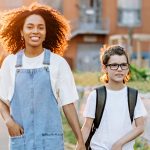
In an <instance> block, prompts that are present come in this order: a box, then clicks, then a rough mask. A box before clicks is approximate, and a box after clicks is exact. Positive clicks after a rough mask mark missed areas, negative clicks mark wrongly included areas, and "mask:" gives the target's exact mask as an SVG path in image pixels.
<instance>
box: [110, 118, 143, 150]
mask: <svg viewBox="0 0 150 150" xmlns="http://www.w3.org/2000/svg"><path fill="white" fill-rule="evenodd" d="M135 125H136V127H135V128H134V129H133V130H132V131H131V132H129V133H127V134H126V135H125V136H123V137H122V138H121V139H119V140H118V141H117V142H116V143H115V144H114V145H113V146H112V150H122V147H123V145H125V144H126V143H128V142H130V141H132V140H134V139H135V138H137V137H138V136H139V135H140V134H142V133H143V132H144V117H139V118H137V119H135Z"/></svg>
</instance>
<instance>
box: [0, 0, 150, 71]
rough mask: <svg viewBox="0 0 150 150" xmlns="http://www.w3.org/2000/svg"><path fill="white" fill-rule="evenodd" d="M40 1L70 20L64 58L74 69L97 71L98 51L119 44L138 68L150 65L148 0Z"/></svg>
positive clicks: (18, 3) (11, 5) (18, 1)
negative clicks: (69, 31)
mask: <svg viewBox="0 0 150 150" xmlns="http://www.w3.org/2000/svg"><path fill="white" fill-rule="evenodd" d="M33 1H36V0H33ZM33 1H31V0H22V1H21V0H15V3H10V0H5V1H4V2H3V3H2V2H1V4H0V8H15V7H18V6H21V5H24V4H25V5H28V4H30V3H31V2H33ZM37 1H38V2H41V3H45V4H47V5H51V6H53V7H54V8H56V9H58V10H59V11H60V12H61V13H63V14H64V16H65V17H66V18H67V19H68V20H69V21H70V25H71V28H72V34H71V37H70V41H69V47H68V49H67V51H66V53H65V56H64V57H65V58H66V60H67V61H68V62H69V64H70V66H71V68H72V69H73V70H79V71H98V70H99V68H100V63H99V53H100V51H99V49H100V47H102V45H103V44H120V45H122V46H124V47H125V48H126V49H127V51H128V53H129V54H130V56H131V58H132V60H138V61H135V63H136V62H137V65H139V66H141V65H146V66H149V64H150V63H149V62H150V28H149V27H150V20H149V18H150V14H149V13H148V12H149V9H150V2H149V1H147V0H133V1H131V0H111V1H110V0H71V1H70V0H37ZM11 2H12V1H11ZM143 60H144V61H143ZM143 62H144V63H143Z"/></svg>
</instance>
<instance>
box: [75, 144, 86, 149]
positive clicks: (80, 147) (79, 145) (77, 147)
mask: <svg viewBox="0 0 150 150" xmlns="http://www.w3.org/2000/svg"><path fill="white" fill-rule="evenodd" d="M76 150H86V148H85V145H84V143H83V144H77V145H76Z"/></svg>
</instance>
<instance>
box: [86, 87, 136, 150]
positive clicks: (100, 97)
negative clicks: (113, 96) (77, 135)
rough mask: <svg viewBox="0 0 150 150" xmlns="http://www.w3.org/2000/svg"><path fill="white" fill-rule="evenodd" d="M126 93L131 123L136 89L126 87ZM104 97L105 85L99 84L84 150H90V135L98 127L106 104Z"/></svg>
mask: <svg viewBox="0 0 150 150" xmlns="http://www.w3.org/2000/svg"><path fill="white" fill-rule="evenodd" d="M127 95H128V108H129V114H130V119H131V123H132V122H133V117H134V109H135V106H136V102H137V95H138V91H137V90H136V89H133V88H130V87H127ZM106 97H107V92H106V87H105V86H101V87H98V88H96V110H95V119H94V120H93V124H92V127H91V131H90V134H89V137H88V139H87V141H86V143H85V146H86V150H91V148H90V141H91V139H92V136H93V135H94V133H95V131H96V129H97V128H98V127H99V125H100V122H101V119H102V116H103V112H104V108H105V104H106Z"/></svg>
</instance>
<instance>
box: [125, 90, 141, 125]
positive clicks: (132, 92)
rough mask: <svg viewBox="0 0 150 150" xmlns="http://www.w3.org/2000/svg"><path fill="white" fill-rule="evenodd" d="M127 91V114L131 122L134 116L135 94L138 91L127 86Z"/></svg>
mask: <svg viewBox="0 0 150 150" xmlns="http://www.w3.org/2000/svg"><path fill="white" fill-rule="evenodd" d="M127 93H128V107H129V114H130V119H131V123H132V122H133V117H134V109H135V106H136V103H137V95H138V91H137V90H136V89H133V88H130V87H127Z"/></svg>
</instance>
